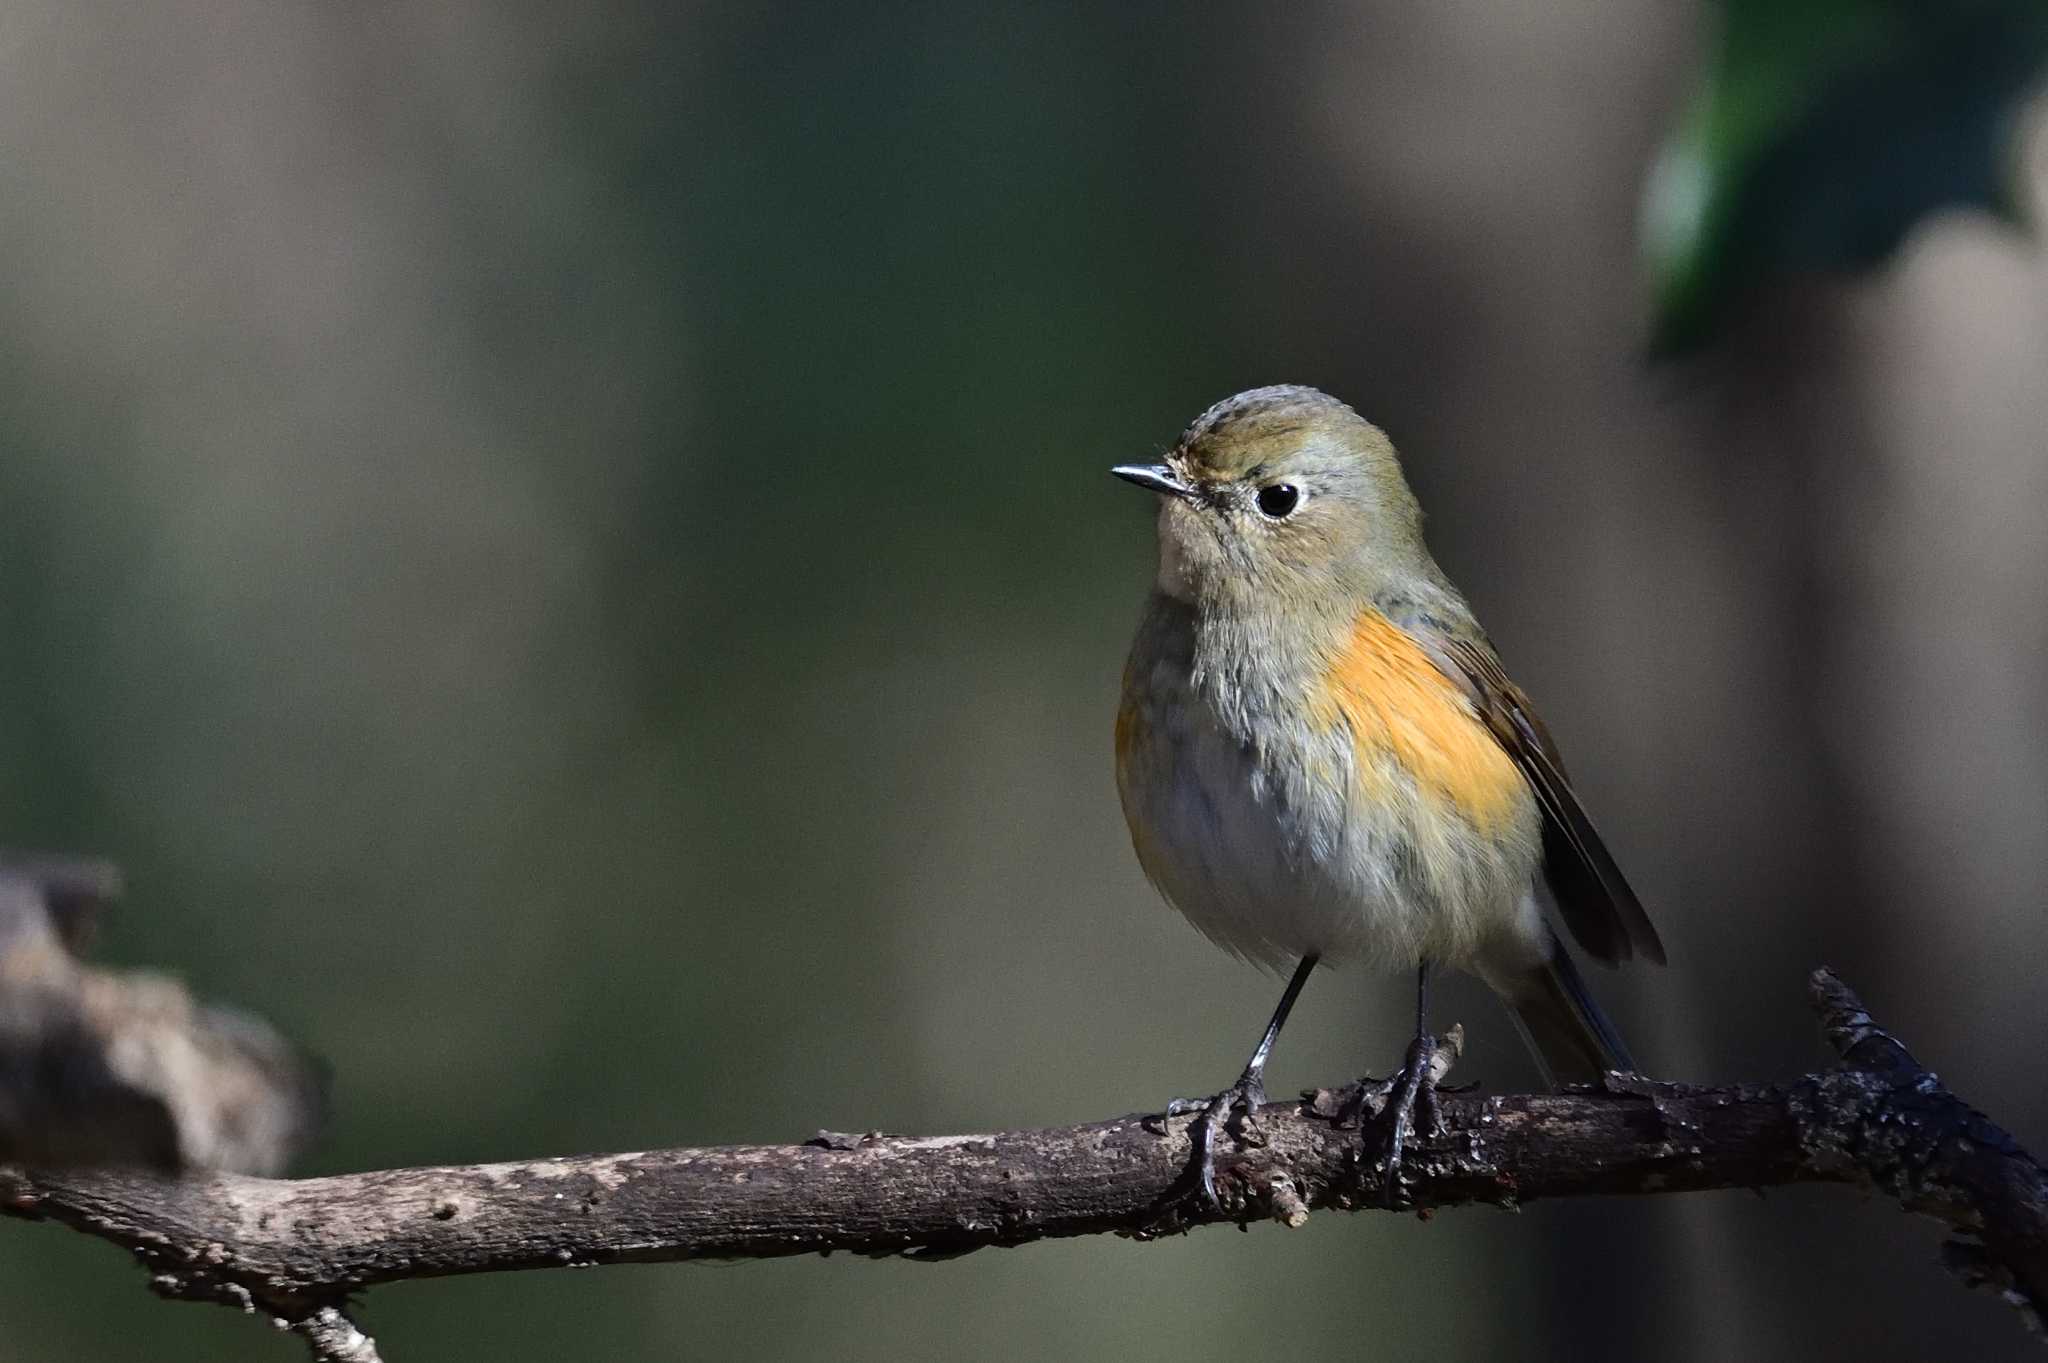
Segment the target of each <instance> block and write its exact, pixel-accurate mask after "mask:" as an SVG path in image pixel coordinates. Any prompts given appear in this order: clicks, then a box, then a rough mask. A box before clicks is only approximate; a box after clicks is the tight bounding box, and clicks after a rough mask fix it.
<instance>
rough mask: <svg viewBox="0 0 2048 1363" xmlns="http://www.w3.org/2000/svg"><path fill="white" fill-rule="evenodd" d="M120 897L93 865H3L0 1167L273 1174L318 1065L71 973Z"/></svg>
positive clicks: (253, 1023)
mask: <svg viewBox="0 0 2048 1363" xmlns="http://www.w3.org/2000/svg"><path fill="white" fill-rule="evenodd" d="M120 886H121V877H120V873H119V872H118V871H117V870H115V869H114V867H113V866H111V865H109V864H108V863H106V862H102V861H91V860H85V859H78V858H60V857H0V1160H9V1161H13V1162H17V1163H22V1164H35V1163H56V1162H62V1163H64V1164H66V1165H69V1166H72V1167H74V1168H75V1167H78V1166H82V1165H102V1164H104V1165H127V1166H133V1165H143V1166H146V1167H148V1168H152V1169H160V1170H164V1171H167V1172H175V1171H178V1170H190V1169H210V1170H232V1171H235V1172H239V1173H255V1174H274V1173H279V1172H282V1171H283V1169H284V1168H285V1166H286V1165H287V1164H288V1163H289V1162H290V1160H291V1158H292V1156H293V1155H295V1154H296V1153H298V1151H299V1150H300V1149H301V1148H302V1147H303V1146H304V1145H305V1143H306V1141H307V1139H308V1138H309V1137H310V1136H311V1134H312V1132H313V1131H314V1130H315V1129H316V1128H317V1127H318V1125H319V1122H320V1119H321V1114H322V1111H323V1109H324V1106H325V1103H324V1095H323V1092H322V1089H323V1079H322V1076H321V1074H320V1073H319V1071H318V1068H317V1067H316V1066H315V1065H314V1064H313V1063H312V1062H310V1061H309V1060H308V1059H307V1058H306V1057H304V1056H303V1055H301V1054H300V1053H299V1052H298V1051H297V1050H295V1049H294V1048H293V1047H292V1046H291V1045H290V1044H289V1043H287V1042H286V1041H285V1040H284V1039H283V1038H282V1037H280V1036H279V1035H278V1034H277V1033H276V1032H275V1031H273V1030H272V1029H271V1028H270V1027H269V1026H268V1025H267V1024H265V1023H264V1022H262V1021H261V1020H259V1019H257V1018H254V1017H251V1016H250V1015H248V1014H246V1013H242V1012H238V1011H235V1010H233V1009H228V1008H222V1007H219V1006H213V1005H205V1004H201V1003H198V1002H196V1001H195V1000H194V999H193V998H192V996H191V995H190V994H188V993H187V992H186V991H185V988H184V986H183V985H181V984H179V983H178V982H177V981H175V980H171V979H167V978H165V977H163V976H161V975H154V974H150V973H148V972H144V971H112V970H99V969H95V968H93V967H91V966H88V965H84V964H82V963H80V961H79V960H78V955H79V953H80V952H82V951H83V950H84V948H85V946H86V945H87V944H88V943H89V942H90V941H91V939H92V937H93V934H94V932H95V930H96V928H97V926H98V922H99V919H100V916H101V914H102V913H103V912H104V910H105V907H106V905H107V903H108V902H109V901H111V900H112V899H113V898H115V897H116V896H117V895H118V894H119V893H120Z"/></svg>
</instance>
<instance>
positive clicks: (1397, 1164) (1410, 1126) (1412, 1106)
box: [1380, 1033, 1442, 1207]
mask: <svg viewBox="0 0 2048 1363" xmlns="http://www.w3.org/2000/svg"><path fill="white" fill-rule="evenodd" d="M1441 1077H1442V1072H1441V1070H1440V1069H1439V1067H1438V1064H1437V1039H1436V1038H1435V1037H1434V1036H1431V1035H1429V1034H1428V1033H1424V1034H1422V1035H1420V1036H1418V1037H1416V1038H1415V1040H1414V1041H1413V1042H1412V1043H1410V1045H1409V1047H1408V1059H1407V1062H1406V1063H1405V1064H1403V1065H1402V1066H1401V1072H1400V1073H1399V1074H1397V1075H1395V1076H1394V1077H1393V1078H1391V1079H1388V1080H1385V1081H1384V1087H1385V1089H1386V1091H1387V1092H1386V1099H1385V1105H1384V1106H1383V1107H1382V1108H1381V1109H1380V1116H1381V1118H1382V1119H1383V1120H1384V1121H1385V1122H1386V1124H1387V1147H1386V1165H1385V1167H1386V1174H1385V1184H1384V1187H1385V1189H1386V1198H1387V1205H1388V1206H1389V1207H1398V1206H1399V1205H1400V1204H1401V1156H1402V1153H1403V1151H1404V1150H1405V1149H1406V1147H1407V1144H1408V1140H1409V1138H1410V1137H1411V1136H1420V1137H1422V1138H1424V1139H1427V1138H1429V1137H1431V1136H1434V1135H1436V1134H1437V1133H1438V1131H1439V1130H1440V1129H1441V1127H1440V1117H1439V1114H1438V1112H1437V1105H1436V1089H1437V1081H1438V1080H1439V1079H1440V1078H1441Z"/></svg>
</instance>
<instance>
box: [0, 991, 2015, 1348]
mask: <svg viewBox="0 0 2048 1363" xmlns="http://www.w3.org/2000/svg"><path fill="white" fill-rule="evenodd" d="M1811 994H1812V1001H1813V1004H1814V1007H1815V1009H1816V1011H1817V1012H1818V1013H1819V1015H1820V1018H1821V1022H1822V1025H1823V1027H1824V1029H1825V1030H1826V1033H1827V1036H1828V1038H1829V1040H1830V1042H1831V1043H1832V1044H1833V1045H1834V1047H1835V1049H1836V1051H1837V1052H1838V1053H1839V1054H1840V1055H1841V1057H1842V1059H1843V1061H1844V1066H1843V1068H1840V1069H1836V1070H1831V1071H1827V1072H1825V1073H1819V1074H1812V1075H1807V1076H1805V1077H1803V1078H1800V1079H1797V1080H1794V1081H1792V1082H1790V1083H1785V1084H1741V1085H1734V1086H1730V1087H1722V1088H1695V1087H1692V1086H1689V1085H1684V1084H1665V1083H1652V1082H1649V1081H1647V1080H1640V1079H1634V1078H1625V1077H1622V1076H1614V1077H1612V1078H1611V1079H1610V1081H1609V1082H1608V1083H1607V1084H1606V1085H1604V1086H1601V1087H1598V1088H1585V1089H1579V1090H1576V1091H1573V1092H1569V1093H1564V1094H1557V1095H1547V1094H1546V1095H1519V1096H1498V1097H1482V1096H1479V1095H1477V1094H1471V1093H1462V1094H1460V1093H1446V1094H1444V1095H1442V1097H1441V1100H1440V1103H1439V1108H1440V1114H1439V1115H1440V1129H1439V1130H1438V1131H1437V1132H1436V1133H1435V1134H1433V1135H1427V1136H1424V1137H1422V1138H1421V1139H1419V1140H1418V1141H1416V1142H1415V1144H1413V1145H1412V1146H1411V1147H1410V1153H1409V1154H1408V1156H1407V1158H1406V1161H1405V1162H1404V1165H1403V1168H1402V1180H1403V1183H1402V1188H1401V1189H1400V1192H1401V1200H1402V1201H1403V1202H1404V1203H1405V1204H1406V1205H1408V1206H1410V1207H1413V1208H1417V1209H1427V1208H1435V1207H1450V1206H1458V1205H1462V1204H1468V1203H1479V1204H1487V1205H1493V1206H1502V1207H1512V1206H1515V1205H1516V1204H1518V1203H1520V1202H1524V1201H1528V1200H1530V1199H1534V1198H1541V1197H1573V1196H1585V1195H1590V1194H1608V1195H1617V1194H1649V1193H1671V1192H1685V1191H1692V1190H1701V1189H1714V1188H1764V1187H1770V1186H1774V1185H1781V1184H1789V1183H1846V1184H1857V1185H1862V1186H1865V1187H1871V1188H1876V1189H1879V1190H1881V1191H1883V1192H1886V1193H1889V1194H1891V1195H1892V1196H1894V1197H1896V1198H1898V1199H1899V1201H1900V1202H1901V1203H1902V1204H1903V1205H1904V1206H1905V1207H1906V1208H1908V1209H1909V1210H1912V1211H1916V1212H1922V1213H1925V1214H1927V1215H1930V1216H1933V1217H1935V1218H1937V1219H1938V1220H1940V1221H1942V1222H1943V1223H1944V1224H1946V1225H1947V1226H1948V1227H1949V1230H1950V1232H1951V1234H1950V1239H1949V1241H1948V1243H1947V1245H1946V1246H1945V1248H1944V1258H1945V1262H1946V1263H1947V1264H1948V1265H1949V1266H1950V1267H1951V1268H1952V1269H1954V1270H1955V1271H1956V1272H1958V1273H1959V1274H1960V1275H1961V1276H1962V1277H1963V1278H1964V1279H1965V1281H1967V1282H1969V1283H1970V1284H1972V1285H1978V1286H1990V1287H1993V1288H1995V1289H1996V1290H1998V1291H2000V1292H2002V1293H2003V1294H2004V1295H2005V1296H2006V1298H2007V1299H2008V1300H2009V1301H2011V1302H2012V1303H2013V1304H2014V1305H2016V1306H2018V1307H2019V1308H2020V1309H2021V1310H2022V1311H2023V1312H2024V1313H2025V1314H2026V1316H2027V1319H2028V1321H2029V1323H2030V1324H2032V1325H2033V1326H2034V1327H2035V1328H2036V1329H2037V1330H2038V1328H2039V1321H2040V1304H2041V1303H2042V1301H2043V1300H2048V1171H2044V1170H2043V1169H2042V1167H2041V1165H2040V1164H2039V1163H2038V1162H2037V1161H2035V1160H2034V1158H2033V1157H2032V1156H2031V1155H2029V1154H2028V1153H2027V1152H2026V1151H2024V1150H2022V1149H2021V1148H2020V1147H2019V1145H2018V1144H2017V1143H2016V1142H2014V1141H2013V1139H2012V1138H2011V1137H2010V1136H2008V1135H2007V1134H2006V1133H2005V1132H2003V1131H2002V1130H2000V1129H1999V1128H1998V1127H1997V1126H1995V1125H1994V1124H1992V1123H1991V1122H1990V1121H1989V1120H1988V1119H1987V1118H1985V1117H1984V1116H1982V1115H1981V1114H1980V1113H1978V1112H1976V1111H1975V1110H1973V1109H1971V1108H1970V1107H1968V1106H1967V1105H1966V1104H1964V1103H1963V1102H1962V1101H1961V1100H1959V1099H1957V1098H1956V1097H1955V1096H1954V1095H1953V1094H1951V1093H1949V1092H1948V1090H1947V1089H1945V1088H1943V1087H1942V1085H1941V1084H1940V1082H1939V1081H1938V1080H1937V1079H1936V1078H1935V1077H1934V1076H1933V1075H1932V1074H1930V1073H1928V1072H1927V1071H1926V1070H1924V1069H1922V1068H1921V1067H1920V1066H1919V1065H1918V1064H1917V1063H1916V1062H1915V1061H1914V1060H1913V1058H1912V1057H1911V1056H1910V1055H1909V1054H1908V1053H1907V1052H1906V1050H1905V1048H1904V1047H1903V1046H1901V1045H1900V1044H1899V1043H1898V1042H1897V1041H1896V1040H1894V1039H1893V1038H1892V1037H1890V1036H1889V1035H1887V1034H1886V1033H1885V1032H1883V1031H1882V1030H1880V1029H1879V1028H1878V1027H1877V1026H1876V1024H1875V1023H1873V1022H1872V1021H1871V1019H1870V1016H1869V1014H1868V1013H1867V1012H1865V1011H1864V1009H1863V1006H1862V1004H1861V1003H1860V1002H1859V1001H1858V1000H1857V998H1856V996H1855V995H1854V994H1852V993H1851V992H1850V991H1849V989H1848V988H1847V987H1846V986H1844V985H1843V984H1842V983H1841V981H1840V980H1838V979H1836V978H1835V977H1834V975H1832V974H1831V973H1829V972H1828V971H1825V970H1822V971H1817V972H1815V974H1814V976H1813V979H1812V981H1811ZM1360 1098H1361V1091H1360V1090H1359V1088H1358V1087H1357V1086H1356V1085H1354V1086H1352V1087H1351V1088H1350V1089H1348V1090H1344V1089H1334V1090H1333V1089H1322V1090H1316V1091H1313V1092H1311V1093H1308V1094H1306V1095H1304V1097H1303V1098H1302V1100H1301V1101H1298V1102H1293V1103H1272V1104H1268V1105H1267V1106H1265V1107H1264V1108H1262V1109H1260V1110H1259V1112H1258V1113H1257V1115H1256V1119H1255V1120H1254V1121H1252V1122H1251V1123H1250V1124H1249V1129H1241V1130H1238V1131H1235V1132H1233V1135H1235V1136H1236V1138H1237V1149H1236V1152H1235V1153H1234V1155H1233V1156H1232V1157H1231V1158H1230V1159H1228V1160H1227V1161H1225V1169H1224V1171H1223V1172H1224V1177H1223V1178H1222V1179H1221V1180H1220V1182H1221V1185H1222V1191H1223V1197H1224V1201H1225V1204H1226V1205H1225V1207H1224V1209H1223V1210H1221V1211H1210V1210H1208V1209H1206V1208H1204V1207H1202V1206H1201V1205H1199V1204H1198V1203H1196V1202H1195V1201H1193V1200H1191V1199H1189V1198H1187V1197H1186V1196H1185V1193H1186V1191H1187V1185H1186V1182H1185V1179H1184V1175H1185V1173H1186V1170H1187V1167H1188V1161H1189V1145H1188V1134H1187V1130H1188V1126H1189V1123H1190V1122H1191V1121H1193V1120H1195V1119H1194V1118H1176V1119H1173V1120H1170V1121H1163V1122H1162V1121H1161V1119H1159V1118H1156V1117H1143V1116H1137V1115H1133V1116H1129V1117H1122V1118H1118V1119H1116V1120H1113V1121H1106V1122H1095V1123H1091V1124H1088V1125H1084V1126H1072V1127H1061V1128H1052V1129H1047V1130H1038V1131H1012V1132H1002V1133H997V1134H992V1135H979V1136H938V1137H913V1136H888V1135H882V1134H879V1133H869V1134H866V1135H858V1136H853V1135H836V1134H832V1133H826V1132H820V1133H819V1134H818V1135H817V1136H816V1137H814V1138H813V1139H812V1140H810V1141H807V1142H805V1143H803V1144H801V1145H760V1146H724V1147H717V1148H707V1149H694V1150H692V1149H682V1150H662V1151H651V1152H645V1153H639V1154H618V1155H598V1156H587V1157H578V1158H562V1159H547V1160H538V1161H534V1162H530V1163H516V1164H489V1165H472V1166H463V1167H447V1168H422V1169H394V1170H385V1171H381V1172H375V1173H364V1174H349V1175H343V1176H339V1177H332V1178H317V1179H299V1180H277V1179H263V1178H250V1177H244V1176H238V1175H231V1174H210V1175H197V1176H185V1177H172V1176H167V1175H163V1174H155V1173H145V1172H138V1171H120V1172H116V1171H89V1172H86V1171H76V1170H73V1171H61V1172H60V1171H48V1170H32V1169H22V1168H0V1210H5V1211H6V1212H8V1213H9V1214H11V1215H14V1216H18V1217H23V1218H27V1219H31V1220H53V1221H60V1222H63V1223H64V1224H66V1225H69V1226H72V1227H73V1228H75V1229H78V1230H81V1231H84V1232H85V1233H87V1234H89V1235H94V1236H98V1237H100V1238H101V1239H105V1240H110V1241H113V1242H114V1243H116V1244H119V1245H123V1246H125V1247H127V1248H128V1249H129V1250H131V1251H132V1252H133V1253H134V1254H135V1255H136V1256H137V1258H139V1259H140V1260H141V1261H142V1262H143V1264H144V1265H145V1266H146V1267H148V1269H149V1270H150V1272H151V1274H152V1278H151V1285H152V1287H153V1288H154V1289H155V1290H156V1291H157V1292H159V1293H160V1294H162V1295H164V1296H166V1297H173V1298H180V1299H186V1300H201V1301H216V1302H225V1303H228V1304H231V1305H234V1306H237V1307H240V1308H242V1309H244V1310H247V1311H251V1312H260V1313H264V1314H267V1315H270V1316H272V1317H274V1318H276V1319H277V1320H278V1322H279V1323H280V1324H283V1325H287V1326H289V1327H290V1328H292V1329H293V1330H295V1331H296V1332H297V1333H299V1334H300V1335H302V1336H303V1337H305V1338H306V1339H307V1341H308V1342H309V1344H310V1345H311V1346H312V1347H313V1350H314V1356H315V1357H316V1358H319V1359H350V1360H355V1361H356V1363H363V1361H364V1360H373V1359H375V1357H376V1353H375V1348H374V1345H372V1344H371V1343H370V1341H369V1340H368V1338H367V1337H365V1336H363V1335H362V1334H361V1333H360V1332H358V1331H356V1330H355V1328H354V1326H353V1325H351V1324H350V1323H349V1322H348V1320H347V1319H346V1318H345V1317H343V1316H342V1315H341V1313H340V1312H341V1307H342V1305H343V1304H344V1303H345V1301H346V1299H347V1297H348V1296H349V1295H350V1294H352V1293H356V1292H360V1291H362V1290H363V1289H365V1288H369V1287H374V1286H376V1285H378V1284H380V1283H389V1282H399V1281H404V1280H408V1279H416V1278H433V1277H443V1276H448V1275H452V1274H459V1273H489V1272H499V1271H506V1270H512V1269H531V1268H565V1267H585V1266H593V1265H598V1264H618V1263H650V1262H657V1261H670V1260H685V1259H746V1258H769V1257H775V1256H781V1255H792V1254H829V1253H831V1252H833V1251H836V1250H844V1251H847V1252H850V1253H854V1254H862V1255H872V1256H901V1257H904V1258H909V1259H934V1258H947V1257H951V1256H954V1255H959V1254H964V1253H967V1252H970V1251H972V1250H976V1249H981V1248H985V1247H990V1246H1011V1245H1021V1244H1026V1243H1028V1242H1030V1241H1034V1240H1044V1239H1053V1238H1057V1237H1062V1236H1076V1235H1093V1234H1101V1233H1104V1232H1108V1233H1114V1234H1120V1235H1126V1236H1130V1237H1133V1238H1138V1239H1149V1238H1152V1237H1155V1236H1158V1235H1161V1234H1166V1233H1171V1232H1175V1231H1181V1230H1185V1229H1188V1228H1190V1227H1192V1226H1195V1225H1200V1224H1205V1223H1210V1222H1240V1223H1241V1222H1245V1221H1250V1220H1254V1219H1268V1218H1270V1219H1274V1220H1278V1221H1281V1222H1283V1223H1285V1224H1288V1225H1299V1224H1301V1223H1302V1222H1303V1221H1304V1220H1306V1218H1307V1217H1308V1215H1309V1213H1310V1211H1311V1210H1313V1209H1317V1208H1341V1209H1351V1208H1364V1207H1375V1206H1380V1205H1383V1204H1384V1203H1385V1201H1386V1198H1385V1188H1384V1181H1383V1180H1384V1173H1383V1169H1382V1168H1381V1166H1380V1165H1379V1163H1378V1162H1377V1161H1375V1160H1373V1159H1371V1158H1369V1157H1368V1156H1367V1155H1366V1154H1365V1153H1364V1152H1368V1151H1375V1150H1377V1149H1379V1148H1380V1143H1379V1142H1378V1141H1377V1140H1376V1139H1371V1138H1370V1136H1372V1135H1375V1134H1377V1133H1374V1132H1372V1131H1371V1128H1373V1127H1375V1126H1377V1124H1378V1122H1379V1121H1380V1117H1379V1113H1378V1109H1377V1107H1376V1105H1375V1103H1374V1101H1373V1094H1372V1091H1371V1090H1367V1091H1365V1092H1364V1094H1363V1098H1364V1101H1363V1102H1361V1101H1360ZM1361 1125H1363V1126H1365V1127H1366V1128H1368V1130H1367V1131H1365V1132H1362V1131H1361V1130H1360V1127H1361Z"/></svg>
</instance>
